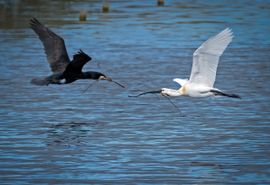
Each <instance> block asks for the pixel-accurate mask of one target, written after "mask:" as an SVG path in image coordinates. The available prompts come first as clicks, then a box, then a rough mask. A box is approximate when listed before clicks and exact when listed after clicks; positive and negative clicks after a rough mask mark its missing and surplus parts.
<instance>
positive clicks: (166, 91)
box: [160, 88, 181, 96]
mask: <svg viewBox="0 0 270 185" xmlns="http://www.w3.org/2000/svg"><path fill="white" fill-rule="evenodd" d="M160 93H161V95H162V96H181V94H180V92H179V91H178V90H175V89H168V88H162V89H161V92H160Z"/></svg>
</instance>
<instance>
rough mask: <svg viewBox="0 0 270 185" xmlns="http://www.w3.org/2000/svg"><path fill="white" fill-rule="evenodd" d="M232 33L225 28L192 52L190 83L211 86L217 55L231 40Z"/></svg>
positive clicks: (213, 80)
mask: <svg viewBox="0 0 270 185" xmlns="http://www.w3.org/2000/svg"><path fill="white" fill-rule="evenodd" d="M232 38H233V33H232V31H231V29H229V28H226V29H225V30H223V31H222V32H220V33H219V34H217V35H216V36H214V37H211V38H210V39H208V40H207V41H205V42H204V43H203V44H202V45H201V46H200V47H199V48H198V49H197V50H196V51H195V52H194V53H193V64H192V69H191V74H190V79H189V81H190V83H196V84H202V85H205V86H208V87H213V85H214V83H215V79H216V71H217V66H218V62H219V57H220V56H221V55H222V53H223V52H224V50H225V49H226V47H227V46H228V45H229V43H230V42H231V41H232Z"/></svg>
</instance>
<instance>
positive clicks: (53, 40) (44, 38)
mask: <svg viewBox="0 0 270 185" xmlns="http://www.w3.org/2000/svg"><path fill="white" fill-rule="evenodd" d="M30 26H31V28H32V29H33V30H34V31H35V33H36V34H37V35H38V36H39V39H40V40H41V42H42V43H43V46H44V49H45V53H46V55H47V61H48V63H49V64H50V67H51V71H52V72H53V74H52V75H50V76H48V77H45V78H34V79H32V81H31V82H32V83H33V84H35V85H49V84H69V83H72V82H74V81H76V80H79V79H92V80H107V81H110V82H114V83H116V84H117V85H119V86H120V87H123V88H124V86H123V85H121V84H120V83H118V82H115V81H113V80H112V79H111V78H109V77H107V76H106V75H104V74H102V73H100V72H96V71H87V72H82V68H83V66H84V65H85V64H86V63H87V62H89V61H90V60H91V57H90V56H88V55H87V54H86V53H84V52H83V51H82V50H80V51H79V52H78V53H76V54H75V55H73V59H72V61H70V59H69V57H68V53H67V50H66V46H65V41H64V39H63V38H61V37H60V36H58V35H57V34H55V33H54V32H52V31H51V30H50V29H49V28H47V27H45V26H44V25H43V24H41V23H40V22H39V21H38V20H37V19H35V18H32V19H31V20H30Z"/></svg>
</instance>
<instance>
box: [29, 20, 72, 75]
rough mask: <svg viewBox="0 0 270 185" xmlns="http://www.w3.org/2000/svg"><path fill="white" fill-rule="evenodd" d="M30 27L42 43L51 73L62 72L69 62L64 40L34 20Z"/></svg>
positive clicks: (31, 21)
mask: <svg viewBox="0 0 270 185" xmlns="http://www.w3.org/2000/svg"><path fill="white" fill-rule="evenodd" d="M30 26H31V28H32V29H33V30H34V31H35V32H36V34H37V35H38V36H39V39H40V40H41V41H42V43H43V46H44V49H45V53H46V55H47V60H48V62H49V64H50V67H51V70H52V72H54V73H56V72H64V71H65V69H66V67H67V65H68V64H69V62H70V60H69V57H68V54H67V50H66V46H65V42H64V39H63V38H61V37H60V36H58V35H56V34H55V33H53V32H52V31H51V30H50V29H49V28H47V27H45V26H44V25H43V24H41V23H40V22H39V21H38V20H37V19H35V18H32V19H31V20H30Z"/></svg>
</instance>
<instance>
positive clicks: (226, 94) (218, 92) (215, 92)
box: [210, 89, 241, 99]
mask: <svg viewBox="0 0 270 185" xmlns="http://www.w3.org/2000/svg"><path fill="white" fill-rule="evenodd" d="M210 92H212V93H214V94H215V95H216V96H227V97H230V98H239V99H241V97H240V96H239V95H237V94H229V93H224V92H222V91H219V90H215V89H212V90H210Z"/></svg>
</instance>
